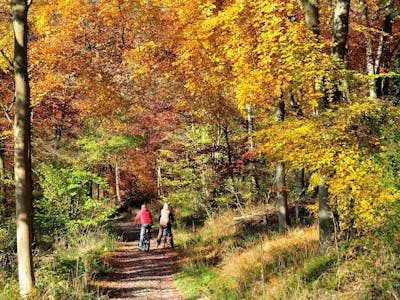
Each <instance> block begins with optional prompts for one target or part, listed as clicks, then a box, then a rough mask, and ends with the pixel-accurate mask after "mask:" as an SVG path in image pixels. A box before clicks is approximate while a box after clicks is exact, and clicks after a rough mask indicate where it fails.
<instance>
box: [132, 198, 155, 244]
mask: <svg viewBox="0 0 400 300" xmlns="http://www.w3.org/2000/svg"><path fill="white" fill-rule="evenodd" d="M138 222H140V223H141V224H142V227H141V228H140V239H139V249H142V248H143V237H144V232H145V230H146V227H147V228H149V230H150V228H151V225H153V219H152V216H151V212H150V211H149V210H148V209H147V207H146V204H143V205H142V209H141V210H140V211H139V212H138V214H137V215H136V217H135V220H134V224H135V225H136V224H137V223H138Z"/></svg>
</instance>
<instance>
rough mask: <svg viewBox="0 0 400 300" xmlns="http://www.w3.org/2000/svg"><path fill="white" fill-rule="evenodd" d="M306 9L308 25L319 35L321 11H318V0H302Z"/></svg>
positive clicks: (305, 16)
mask: <svg viewBox="0 0 400 300" xmlns="http://www.w3.org/2000/svg"><path fill="white" fill-rule="evenodd" d="M301 3H302V6H303V11H304V19H305V21H306V27H307V29H308V30H310V31H312V32H313V33H314V34H316V35H317V36H318V35H319V33H320V30H319V12H318V5H317V4H318V1H317V0H302V1H301Z"/></svg>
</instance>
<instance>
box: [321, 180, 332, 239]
mask: <svg viewBox="0 0 400 300" xmlns="http://www.w3.org/2000/svg"><path fill="white" fill-rule="evenodd" d="M328 197H329V193H328V185H327V184H326V183H321V184H320V185H319V187H318V200H319V209H318V220H319V222H318V225H319V243H320V245H321V246H323V245H324V244H325V243H326V242H327V241H329V239H330V237H331V236H332V234H333V229H334V228H333V219H332V217H331V215H330V208H329V201H328Z"/></svg>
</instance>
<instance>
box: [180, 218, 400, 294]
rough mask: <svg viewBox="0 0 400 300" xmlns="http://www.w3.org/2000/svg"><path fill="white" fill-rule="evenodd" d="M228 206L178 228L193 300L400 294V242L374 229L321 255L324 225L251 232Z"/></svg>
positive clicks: (186, 286)
mask: <svg viewBox="0 0 400 300" xmlns="http://www.w3.org/2000/svg"><path fill="white" fill-rule="evenodd" d="M233 216H234V214H233V213H232V212H227V213H225V214H223V215H221V216H219V217H218V218H215V219H213V220H209V221H208V222H206V223H205V225H204V227H202V228H199V229H198V230H197V231H195V232H193V231H186V232H181V233H178V234H177V240H178V242H179V243H180V244H181V245H183V247H182V255H183V256H184V257H185V260H184V265H183V269H182V271H181V272H180V273H179V275H178V276H177V277H176V284H177V286H178V288H180V289H181V291H182V292H183V293H185V295H186V296H187V297H188V298H189V299H199V298H205V299H352V300H355V299H399V296H400V295H399V291H400V270H399V267H398V266H400V259H399V253H398V246H396V245H394V244H393V243H388V242H387V241H385V239H383V238H381V236H379V235H373V234H369V235H366V236H363V237H359V238H358V239H354V240H352V241H350V242H340V243H338V244H334V245H332V246H331V248H328V249H327V250H326V252H324V253H321V252H320V249H319V244H318V228H317V227H316V226H310V227H298V228H292V229H291V230H289V231H288V232H287V233H286V234H284V235H283V234H278V233H276V232H273V231H268V228H265V229H264V230H262V231H258V232H251V231H249V232H243V231H242V230H240V229H237V228H235V226H233V222H232V219H233Z"/></svg>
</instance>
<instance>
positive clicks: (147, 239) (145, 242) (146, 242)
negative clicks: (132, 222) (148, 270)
mask: <svg viewBox="0 0 400 300" xmlns="http://www.w3.org/2000/svg"><path fill="white" fill-rule="evenodd" d="M143 248H144V251H146V252H149V250H150V231H149V229H146V232H145V234H144V239H143Z"/></svg>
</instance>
